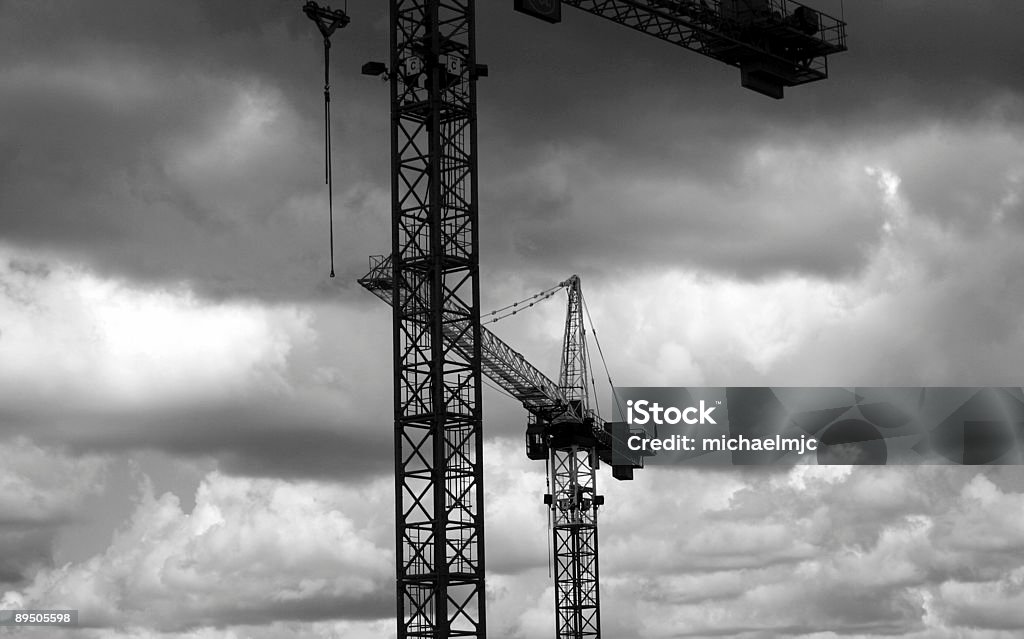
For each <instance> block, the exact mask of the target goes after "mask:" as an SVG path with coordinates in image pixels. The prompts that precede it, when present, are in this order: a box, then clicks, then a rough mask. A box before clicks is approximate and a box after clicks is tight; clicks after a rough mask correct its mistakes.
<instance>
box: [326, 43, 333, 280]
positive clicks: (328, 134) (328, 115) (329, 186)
mask: <svg viewBox="0 0 1024 639" xmlns="http://www.w3.org/2000/svg"><path fill="white" fill-rule="evenodd" d="M324 138H325V139H324V156H325V159H326V162H325V164H326V165H327V225H328V232H329V235H330V238H331V277H334V173H333V171H332V166H331V39H330V38H328V37H325V38H324Z"/></svg>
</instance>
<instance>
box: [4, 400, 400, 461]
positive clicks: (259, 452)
mask: <svg viewBox="0 0 1024 639" xmlns="http://www.w3.org/2000/svg"><path fill="white" fill-rule="evenodd" d="M373 412H376V411H373ZM370 414H371V415H372V412H371V413H370ZM374 421H375V420H374V418H373V417H370V416H368V418H367V421H366V422H364V423H348V424H346V423H343V422H339V419H338V416H337V415H336V414H333V413H332V412H330V410H329V407H320V408H319V409H317V408H312V409H311V408H310V406H309V404H308V403H303V402H299V403H296V404H292V403H290V402H280V401H278V402H260V401H249V402H246V403H244V404H223V405H219V406H207V405H187V404H186V405H179V406H175V407H174V408H166V409H161V408H149V409H147V410H146V412H145V413H139V412H133V411H119V410H116V409H113V410H103V411H89V410H88V409H78V410H74V411H73V413H70V414H60V413H52V412H50V411H47V410H44V409H39V408H37V409H35V410H34V411H33V413H32V414H31V415H26V414H19V415H12V414H11V411H10V410H5V411H0V427H2V426H4V425H6V428H5V430H11V429H13V428H14V425H17V426H18V428H19V430H20V429H27V430H28V432H32V433H33V434H34V437H35V438H36V439H37V440H39V441H47V440H50V439H53V440H55V441H60V442H62V443H66V444H67V445H69V446H71V447H72V448H74V449H77V450H79V451H82V452H103V453H123V452H125V451H130V450H159V451H163V452H167V453H170V454H173V455H176V456H181V457H184V458H188V457H199V458H207V457H211V456H213V457H215V458H217V459H218V460H219V462H220V467H221V469H222V470H224V471H225V472H228V473H232V474H241V475H258V476H267V477H284V478H333V479H353V478H357V477H364V476H367V475H371V476H372V475H377V474H382V473H385V472H388V471H389V470H390V468H391V466H390V463H389V462H390V461H391V455H390V450H391V432H390V429H389V428H387V427H386V426H385V425H384V424H383V421H382V422H381V425H380V427H379V428H376V427H374V425H373V422H374Z"/></svg>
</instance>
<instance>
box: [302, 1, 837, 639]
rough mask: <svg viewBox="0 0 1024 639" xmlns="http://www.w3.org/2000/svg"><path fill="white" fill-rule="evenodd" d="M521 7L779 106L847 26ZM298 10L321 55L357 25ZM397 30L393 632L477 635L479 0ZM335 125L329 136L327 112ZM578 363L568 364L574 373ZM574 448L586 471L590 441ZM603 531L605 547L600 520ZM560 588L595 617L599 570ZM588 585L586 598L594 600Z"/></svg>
mask: <svg viewBox="0 0 1024 639" xmlns="http://www.w3.org/2000/svg"><path fill="white" fill-rule="evenodd" d="M513 3H514V8H515V9H517V10H518V11H521V12H523V13H526V14H529V15H531V16H534V17H537V18H540V19H542V20H545V21H547V22H551V23H556V22H558V21H560V20H561V10H562V5H566V6H570V7H575V8H578V9H580V10H582V11H585V12H587V13H591V14H594V15H597V16H599V17H602V18H605V19H608V20H611V21H613V22H615V23H617V24H621V25H623V26H627V27H629V28H631V29H634V30H637V31H640V32H642V33H646V34H647V35H651V36H654V37H656V38H659V39H661V40H665V41H667V42H669V43H671V44H675V45H677V46H680V47H683V48H685V49H689V50H692V51H696V52H698V53H701V54H703V55H706V56H709V57H711V58H713V59H716V60H719V61H721V62H723V63H725V64H728V65H730V66H733V67H737V68H739V70H740V80H741V84H742V85H743V86H745V87H747V88H749V89H752V90H754V91H757V92H759V93H762V94H765V95H769V96H771V97H774V98H781V97H782V96H783V89H784V88H785V87H792V86H797V85H800V84H805V83H808V82H814V81H817V80H823V79H825V78H827V77H828V60H827V58H828V56H829V55H832V54H836V53H839V52H842V51H845V50H846V25H845V23H844V22H843V21H842V20H839V19H836V18H833V17H831V16H827V15H825V14H823V13H820V12H818V11H815V10H814V9H811V8H810V7H807V6H805V5H803V4H801V3H799V2H794V1H792V0H513ZM304 10H305V11H306V14H307V15H308V16H309V17H310V18H311V19H313V20H314V21H315V22H316V24H317V26H318V27H319V28H320V31H321V33H322V34H323V36H324V39H325V52H326V50H327V49H328V48H329V44H328V43H327V42H326V40H327V39H328V38H329V36H330V34H331V33H333V31H334V30H335V29H336V28H341V27H344V26H345V25H347V24H348V17H347V14H345V12H343V11H331V10H330V9H329V8H321V7H319V6H318V5H317V4H316V3H315V2H313V1H312V0H310V1H309V2H307V3H306V5H305V7H304ZM389 30H390V60H389V62H388V63H387V64H385V63H383V62H370V63H367V64H366V65H364V66H363V72H364V73H366V74H368V75H385V77H387V78H388V80H389V83H390V95H391V219H392V224H391V227H392V236H391V257H390V260H389V261H388V265H389V267H390V270H391V277H390V280H389V281H390V285H391V290H390V298H391V305H392V307H393V315H392V336H393V357H394V380H395V386H394V409H395V411H394V416H395V521H396V531H395V546H396V563H397V567H396V587H397V619H398V632H397V636H398V639H407V638H409V637H424V638H430V639H440V638H447V637H473V638H477V639H483V638H484V637H486V634H487V631H486V627H487V623H486V609H485V605H484V604H485V595H486V593H485V588H484V572H485V563H484V554H485V553H484V525H483V497H484V492H483V467H482V460H483V445H482V408H481V396H482V388H481V384H482V375H483V372H484V366H485V360H484V348H485V339H486V338H487V336H486V334H485V333H484V331H483V328H482V326H481V322H480V303H479V300H480V278H479V272H480V268H479V267H480V254H479V251H478V237H479V229H478V226H477V222H478V219H479V211H478V204H477V199H478V197H477V196H478V176H477V116H476V100H477V91H476V88H477V80H478V79H479V78H481V77H483V76H486V75H487V67H486V66H485V65H481V64H478V63H477V58H476V3H475V0H443V1H442V0H389ZM325 104H327V105H329V93H328V91H327V87H325ZM327 124H328V131H329V114H328V117H327ZM328 141H329V137H328ZM327 159H328V162H329V160H330V148H329V146H328V152H327ZM327 181H328V185H330V183H331V174H330V169H329V168H328V180H327ZM382 263H383V262H382ZM570 297H571V295H570ZM570 301H571V300H570ZM570 308H571V307H570ZM460 345H461V346H460ZM563 363H564V364H565V363H566V362H563ZM573 365H575V364H572V363H569V368H567V369H566V371H567V374H568V375H569V377H570V378H571V377H572V375H573V374H574V373H573V372H572V371H573V370H575V369H573V368H572V366H573ZM488 374H489V373H488ZM560 381H561V380H560ZM570 381H571V380H570ZM564 399H565V406H567V407H568V406H573V405H576V406H579V407H581V410H582V409H583V407H584V406H585V403H586V398H585V397H565V398H564ZM566 414H567V413H564V414H563V415H561V416H556V417H555V418H553V419H551V420H543V419H539V421H538V422H537V423H536V424H535V425H534V426H533V428H535V429H536V428H540V429H541V430H543V431H544V434H545V437H547V441H548V442H550V443H549V445H550V446H552V447H553V449H558V448H559V447H560V445H561V444H562V443H565V442H572V441H573V438H574V437H575V435H573V433H577V434H581V433H584V432H585V430H586V429H585V428H583V427H579V426H573V424H575V423H576V422H575V421H574V420H576V418H575V417H565V415H566ZM595 439H596V440H600V433H598V432H597V431H596V430H595ZM567 445H568V446H569V451H572V450H575V451H576V452H575V453H574V454H573V459H575V460H576V462H579V461H580V460H581V459H582V455H583V453H580V452H579V451H580V450H585V449H587V447H588V442H587V440H586V439H585V438H583V439H581V440H580V441H579V442H577V444H576V445H575V449H574V448H573V445H571V444H567ZM598 450H600V446H598ZM567 458H568V456H567ZM576 468H577V470H576V472H577V476H578V477H580V478H582V477H584V476H585V472H584V471H582V470H579V468H580V467H579V466H576ZM570 470H571V469H570ZM588 494H589V493H588ZM593 497H594V498H596V497H597V496H596V495H593ZM556 502H557V495H555V494H553V495H552V503H553V504H555V503H556ZM560 503H568V504H570V505H571V504H573V503H576V502H572V501H569V502H560ZM578 503H579V505H581V506H582V505H583V503H584V502H583V498H582V497H581V498H580V501H579V502H578ZM590 505H591V506H593V505H594V503H593V502H591V504H590ZM557 521H558V519H557V517H556V524H557ZM594 531H595V533H594V546H595V548H596V523H595V524H594ZM567 539H568V540H569V541H568V542H567V543H576V542H577V541H579V540H580V537H578V536H577V537H576V538H571V537H567ZM580 552H582V551H580ZM579 565H581V564H579V562H577V563H576V564H574V566H579ZM594 565H595V566H596V554H595V564H594ZM573 569H575V568H573ZM565 583H572V584H574V585H573V586H572V587H573V588H575V589H576V590H574V591H572V592H574V593H576V594H573V595H572V597H575V601H579V602H584V603H585V605H586V606H587V610H591V609H592V610H593V611H594V618H595V619H596V618H597V610H598V602H597V598H596V583H597V574H596V568H595V571H594V574H593V576H592V579H591V575H589V574H586V575H584V574H582V573H577V574H575V575H573V576H572V578H571V579H569V580H568V581H566V582H565ZM590 583H593V584H594V585H595V590H594V591H593V592H594V597H593V601H591V600H590V599H589V595H588V594H586V593H587V592H589V591H588V590H587V588H588V587H589V586H588V584H590ZM559 596H560V595H559ZM581 605H582V604H581ZM594 627H595V628H596V624H594ZM568 633H569V634H565V635H562V636H566V637H584V636H597V634H596V630H595V631H591V630H590V629H589V626H588V628H586V629H581V628H577V629H571V630H569V631H568Z"/></svg>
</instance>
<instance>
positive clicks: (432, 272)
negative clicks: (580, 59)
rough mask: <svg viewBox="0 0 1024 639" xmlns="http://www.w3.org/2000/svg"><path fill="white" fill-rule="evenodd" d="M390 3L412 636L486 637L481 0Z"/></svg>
mask: <svg viewBox="0 0 1024 639" xmlns="http://www.w3.org/2000/svg"><path fill="white" fill-rule="evenodd" d="M390 7H391V13H390V16H391V19H390V23H391V25H390V26H391V43H392V46H391V64H390V67H391V154H392V168H391V189H392V251H391V255H392V257H393V259H392V268H393V280H392V292H391V294H392V303H393V306H394V309H395V311H394V316H393V317H394V326H393V328H394V332H393V336H394V371H395V470H396V472H395V517H396V523H397V526H396V540H395V544H396V564H397V590H398V638H399V639H405V638H407V637H430V638H432V639H436V638H440V637H477V638H483V637H485V636H486V623H485V612H484V596H485V590H484V525H483V467H482V461H483V460H482V455H483V447H482V440H481V421H482V420H481V368H480V308H479V298H480V285H479V278H478V273H479V258H478V253H477V249H476V247H477V233H478V231H477V159H476V72H475V71H476V53H475V40H474V3H473V0H444V2H442V1H441V0H390ZM408 291H411V292H412V294H411V295H410V294H407V292H408ZM446 334H447V335H448V336H449V338H452V337H454V339H455V340H459V339H461V340H463V341H468V342H469V343H470V344H471V345H472V346H471V348H470V349H469V353H468V357H467V356H466V354H465V353H464V352H460V351H458V350H456V349H455V348H454V347H453V339H448V340H446V339H445V335H446Z"/></svg>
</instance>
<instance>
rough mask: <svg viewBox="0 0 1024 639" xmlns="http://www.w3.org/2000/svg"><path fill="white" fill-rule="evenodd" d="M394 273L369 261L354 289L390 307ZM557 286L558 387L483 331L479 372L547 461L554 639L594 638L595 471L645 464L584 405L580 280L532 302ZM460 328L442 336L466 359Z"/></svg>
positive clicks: (620, 474)
mask: <svg viewBox="0 0 1024 639" xmlns="http://www.w3.org/2000/svg"><path fill="white" fill-rule="evenodd" d="M393 273H394V270H393V268H392V265H391V258H390V257H387V258H384V257H379V256H378V257H373V258H371V268H370V271H369V272H368V273H367V274H366V275H365V276H363V277H361V278H359V284H361V285H362V286H363V287H364V288H366V289H367V290H369V291H370V292H371V293H373V294H374V295H376V296H377V297H379V298H380V299H381V300H383V301H384V302H386V303H388V304H390V303H391V301H392V298H391V291H392V288H393V285H394V281H393V279H392V278H393ZM557 288H563V289H565V290H566V292H567V294H568V304H567V311H566V320H565V333H564V338H563V342H562V351H561V357H560V362H561V363H560V367H559V376H558V382H557V383H555V382H553V381H552V380H551V379H549V378H548V377H547V376H545V375H544V374H543V373H542V372H540V370H538V369H537V368H536V367H535V366H533V365H532V364H531V363H530V362H528V361H527V360H526V358H524V357H523V356H522V355H521V354H519V353H518V352H517V351H516V350H515V349H513V348H512V347H511V346H509V345H508V344H506V343H505V342H504V341H502V340H501V339H500V338H499V337H498V336H497V335H495V334H494V333H493V332H491V331H489V330H488V329H486V328H483V327H482V328H481V334H482V342H481V368H482V370H483V373H484V375H486V376H487V377H488V378H490V379H491V380H492V381H493V382H494V383H495V384H497V385H498V387H499V388H501V390H503V391H505V392H506V393H508V394H509V395H511V396H512V397H513V398H515V399H516V400H518V401H520V402H521V403H522V405H523V407H524V408H526V410H527V411H528V412H529V414H530V418H529V424H528V426H527V429H526V452H527V456H528V457H529V458H530V459H534V460H544V461H546V462H547V473H548V477H547V480H548V481H547V484H548V486H549V487H550V489H551V492H550V493H547V494H545V495H544V503H545V504H546V505H547V506H548V508H549V521H550V528H551V533H552V541H553V547H552V549H551V551H552V554H553V556H554V565H555V624H556V631H557V634H556V636H557V637H558V638H559V639H569V638H573V639H575V638H576V637H600V628H601V620H600V607H599V602H600V600H599V588H598V543H597V510H598V507H599V506H601V505H603V504H604V496H603V495H598V494H597V473H596V471H597V468H598V465H599V463H600V462H601V461H604V462H605V463H607V464H609V465H611V466H612V476H613V477H615V478H616V479H620V480H630V479H632V478H633V471H634V469H637V468H642V467H643V458H642V457H639V456H638V457H635V458H633V459H625V458H624V457H620V456H615V457H614V461H613V454H612V443H613V441H614V440H615V439H616V437H617V436H618V437H620V438H621V435H620V434H619V433H618V431H617V430H615V429H613V425H612V424H610V423H608V422H605V421H604V420H603V419H602V418H601V416H600V415H599V414H598V413H597V411H596V410H594V409H593V408H591V405H590V395H589V392H588V388H589V386H588V379H590V376H589V368H590V357H589V353H588V347H587V340H586V338H585V328H584V317H583V311H584V307H583V304H584V300H583V292H582V288H581V286H580V278H579V277H578V276H576V275H573V276H572V277H570V278H569V279H567V280H565V281H563V282H561V283H560V284H559V285H558V287H556V288H555V289H550V290H549V291H544V292H543V293H538V294H537V295H536V296H534V297H535V298H536V297H540V296H542V295H543V296H548V295H550V293H551V292H553V291H554V290H557ZM398 289H399V290H400V291H402V293H401V298H402V300H403V303H407V304H408V303H411V302H410V300H409V299H408V298H409V297H411V296H414V295H415V293H414V291H413V290H412V289H411V288H410V287H409V286H408V285H407V284H405V283H400V284H399V285H398ZM460 329H461V327H452V328H450V329H449V330H448V331H447V332H446V333H445V336H444V337H445V340H447V341H448V342H450V344H451V346H452V348H453V350H455V351H457V352H459V353H460V354H462V355H463V356H466V355H469V354H470V353H472V346H473V345H472V344H471V343H470V342H469V340H468V339H467V338H466V337H465V335H466V333H465V332H464V331H462V330H460ZM620 451H621V448H620ZM616 462H618V463H616ZM623 462H625V463H623Z"/></svg>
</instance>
